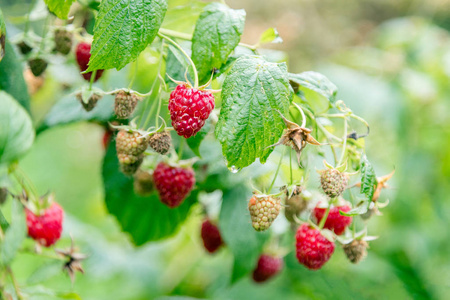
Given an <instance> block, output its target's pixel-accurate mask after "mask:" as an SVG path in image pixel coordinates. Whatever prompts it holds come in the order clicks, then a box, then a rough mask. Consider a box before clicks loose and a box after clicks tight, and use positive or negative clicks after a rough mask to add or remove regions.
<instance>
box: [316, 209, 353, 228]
mask: <svg viewBox="0 0 450 300" xmlns="http://www.w3.org/2000/svg"><path fill="white" fill-rule="evenodd" d="M350 209H351V208H350V206H348V205H342V206H332V207H331V209H330V213H329V214H328V217H327V220H326V221H325V225H324V228H326V229H329V230H332V231H334V233H336V234H337V235H341V234H343V233H344V231H345V228H346V227H347V226H349V225H350V224H351V223H352V220H353V218H352V217H347V216H343V215H341V214H340V213H339V210H342V211H343V212H348V211H350ZM325 212H326V208H320V207H317V206H316V207H315V208H314V217H315V218H316V220H317V223H320V220H322V218H323V217H324V215H325Z"/></svg>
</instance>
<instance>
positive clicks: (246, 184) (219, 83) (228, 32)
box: [0, 0, 393, 298]
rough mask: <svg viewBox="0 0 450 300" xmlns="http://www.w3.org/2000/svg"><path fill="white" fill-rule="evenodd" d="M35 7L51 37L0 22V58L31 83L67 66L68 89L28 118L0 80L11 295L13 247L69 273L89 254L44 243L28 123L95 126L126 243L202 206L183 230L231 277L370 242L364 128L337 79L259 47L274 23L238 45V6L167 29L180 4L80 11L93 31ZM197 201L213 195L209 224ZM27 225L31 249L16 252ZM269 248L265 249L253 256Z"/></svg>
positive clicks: (107, 195)
mask: <svg viewBox="0 0 450 300" xmlns="http://www.w3.org/2000/svg"><path fill="white" fill-rule="evenodd" d="M45 2H46V3H47V5H48V7H47V8H48V10H49V11H50V12H51V13H52V14H49V15H48V20H49V21H48V22H47V23H46V25H45V30H46V32H47V31H48V34H45V35H44V36H42V37H39V38H38V39H36V37H35V36H34V34H31V33H30V32H29V31H28V23H27V26H25V27H24V31H23V32H22V33H21V38H20V39H19V38H17V39H11V41H10V40H9V39H6V38H5V37H6V35H5V34H6V33H5V30H4V26H3V27H2V31H1V32H0V33H1V36H0V38H1V41H2V47H1V48H0V50H2V51H3V52H4V51H5V49H6V51H7V52H8V53H7V56H5V57H6V58H5V59H8V60H10V61H13V62H11V64H10V65H11V66H14V67H20V68H21V67H22V65H21V64H20V62H19V61H20V60H21V61H23V62H26V61H27V62H28V64H29V68H30V70H31V73H32V74H33V75H31V74H30V75H29V76H33V77H31V78H32V80H46V76H50V75H49V74H47V73H48V72H49V70H50V69H52V68H56V67H57V63H56V62H55V61H62V62H63V64H64V65H65V66H67V67H69V68H71V70H76V71H73V75H74V76H73V77H74V79H73V81H72V82H70V83H64V88H63V90H64V93H65V94H66V95H65V96H64V97H62V98H61V99H60V101H58V102H57V103H55V104H54V106H53V107H52V108H51V109H50V110H49V111H48V113H47V114H46V115H45V116H44V117H43V118H42V120H41V119H40V118H38V120H40V121H37V122H34V123H33V122H32V121H31V118H30V116H33V114H32V112H33V111H32V110H30V105H29V97H26V98H25V100H24V98H23V97H22V96H21V92H18V90H20V89H5V90H6V91H8V92H6V91H0V98H1V104H0V105H1V110H0V115H1V122H3V123H2V127H1V132H0V142H1V143H0V165H1V168H2V170H4V172H3V173H4V175H5V176H4V177H5V178H6V179H5V180H3V181H1V182H0V183H1V184H2V186H1V187H2V191H6V190H7V191H8V192H4V194H5V195H7V197H6V198H7V202H8V201H9V202H10V203H12V205H11V206H10V207H11V209H10V210H11V213H10V214H8V216H11V217H10V219H8V218H6V219H5V218H4V217H3V214H0V217H1V218H2V220H1V224H2V232H1V233H2V234H1V235H0V238H1V239H2V251H6V252H5V253H6V255H4V256H3V257H2V265H3V266H5V270H6V271H7V272H8V273H9V274H10V277H11V280H12V286H13V288H14V291H13V292H8V294H9V293H12V294H14V295H15V296H16V297H17V298H21V297H22V293H23V291H22V290H21V289H22V287H23V286H25V283H23V284H22V283H20V284H17V283H16V281H15V280H14V275H13V271H12V269H11V268H10V265H11V263H12V261H13V260H14V258H15V257H16V254H17V253H18V252H20V251H22V252H27V253H33V254H35V255H37V256H39V255H41V256H47V257H50V259H55V260H56V261H62V266H63V267H64V271H65V272H67V273H68V275H69V276H70V278H71V279H72V280H73V279H74V278H75V273H76V272H77V271H81V272H83V269H82V263H81V262H82V260H84V259H86V258H87V256H86V255H84V254H81V253H76V252H75V249H76V246H74V245H76V241H74V240H72V242H71V243H72V244H71V246H70V248H67V249H65V250H61V249H53V248H52V247H53V245H55V244H56V245H58V243H59V242H58V240H59V239H60V236H61V232H62V240H63V241H64V240H66V242H67V240H70V238H69V234H70V233H69V232H64V230H63V229H64V226H63V215H64V213H63V211H64V209H63V207H61V206H60V205H59V204H57V199H53V198H54V197H53V196H51V197H50V196H49V195H48V194H45V193H42V192H41V191H39V192H38V191H37V190H36V189H35V188H34V184H33V182H32V181H31V180H30V179H28V176H27V175H26V174H24V172H23V171H22V170H21V168H20V167H19V164H18V161H20V159H21V158H22V157H23V156H24V155H25V153H26V152H27V151H28V150H29V149H30V148H31V147H32V145H33V140H34V137H35V134H37V135H40V134H41V133H42V132H45V131H47V130H50V129H51V128H52V127H56V126H59V125H66V124H69V123H75V122H80V121H87V122H89V123H92V124H100V126H101V127H102V130H103V131H104V130H105V128H106V131H104V132H106V133H105V135H104V137H103V141H99V145H101V144H102V143H103V144H104V148H105V149H104V150H105V151H104V155H103V162H102V171H101V173H102V179H103V186H104V204H105V206H106V209H107V211H108V213H109V214H111V215H112V216H114V217H115V221H117V223H118V224H119V226H120V227H121V229H122V230H123V232H124V233H126V236H127V237H128V238H129V239H130V240H131V241H132V242H133V243H134V245H135V246H136V247H137V246H141V245H144V244H147V243H151V242H155V241H159V240H162V239H169V238H170V237H172V236H173V235H174V234H176V233H177V232H178V231H179V230H180V228H181V227H182V226H184V225H185V224H189V222H190V220H191V219H195V217H196V215H197V216H198V214H200V215H201V218H202V219H204V220H205V221H204V222H203V224H202V225H201V226H197V227H196V228H197V229H198V228H200V229H199V230H198V233H197V235H196V238H198V239H199V238H200V237H201V239H202V241H201V243H203V245H204V247H205V249H206V250H207V252H210V253H215V252H216V251H217V250H218V249H219V248H225V249H227V250H226V251H228V253H230V254H231V256H232V258H233V264H232V266H230V268H232V272H231V278H230V282H231V283H234V282H236V281H238V280H240V279H241V278H244V277H249V278H250V277H252V278H253V280H254V281H256V282H259V283H262V282H265V281H266V280H268V279H269V278H271V277H274V276H275V275H276V274H278V273H280V272H282V269H283V265H284V262H283V259H284V258H286V259H288V257H289V256H291V257H294V256H295V257H296V258H297V260H298V262H299V264H298V268H304V267H306V268H307V269H310V270H319V269H321V268H322V267H324V265H325V263H327V264H333V263H335V262H333V254H334V252H338V251H343V252H344V253H345V254H346V255H347V257H348V259H349V260H350V262H351V263H357V262H360V261H362V260H363V259H364V258H365V257H366V255H370V251H368V250H367V249H368V243H367V241H370V240H373V239H375V238H374V237H372V236H369V235H368V232H367V231H368V229H367V222H368V219H369V217H370V216H372V215H373V213H372V212H378V208H382V207H384V206H385V203H386V202H383V200H382V199H383V194H382V193H381V192H382V189H383V188H385V187H387V186H388V185H387V183H386V182H387V180H389V179H390V177H392V175H393V173H391V174H389V175H386V176H382V177H377V176H376V175H375V172H374V168H373V167H372V164H371V163H370V161H369V159H368V157H367V156H366V154H365V148H364V145H365V140H366V139H370V135H367V134H366V132H369V124H368V123H367V122H366V121H365V120H364V118H363V117H361V116H358V115H356V114H355V113H354V112H353V111H352V109H351V108H350V107H348V106H347V105H346V104H345V99H343V100H342V99H340V98H339V96H338V88H337V86H336V85H335V84H333V83H332V82H331V81H330V80H329V79H328V78H327V77H326V76H325V75H323V74H321V73H318V72H314V71H307V72H301V73H296V71H295V70H289V69H288V66H287V64H286V62H284V61H283V60H280V59H279V57H277V56H274V55H270V53H269V52H268V51H266V49H264V45H265V44H268V43H275V42H279V41H280V40H281V38H280V37H279V36H278V34H277V32H276V30H274V29H272V28H271V29H268V30H267V31H265V32H262V36H261V39H260V41H259V42H258V43H256V44H255V45H248V44H245V43H242V42H241V41H240V39H241V35H242V34H243V31H244V24H245V18H246V14H245V11H244V10H242V9H234V8H231V7H229V6H228V5H226V4H224V3H222V2H221V3H218V2H213V3H209V4H202V5H201V6H200V7H199V8H198V10H197V11H196V10H195V8H193V9H191V10H187V12H186V13H189V12H191V13H192V19H193V20H194V21H193V22H192V24H188V25H189V26H186V28H183V29H182V30H185V31H179V30H180V28H179V26H171V20H173V19H174V18H176V16H177V15H176V11H177V10H178V9H180V7H178V6H176V5H171V4H170V3H168V1H167V0H150V1H146V2H139V1H112V0H103V1H102V2H101V3H100V5H99V6H95V5H92V7H91V6H89V8H86V7H84V8H83V9H84V10H87V11H91V10H94V11H96V13H95V25H94V26H93V27H92V28H93V29H92V30H91V29H89V28H87V27H84V24H85V23H86V22H87V21H88V20H87V19H86V20H83V19H82V20H80V21H78V20H77V18H84V17H83V14H81V13H80V14H76V15H75V17H74V18H69V21H65V22H64V23H63V24H67V25H65V26H61V24H62V23H61V22H60V19H63V20H66V19H67V18H68V17H69V16H72V12H70V13H69V8H70V4H71V1H66V2H64V1H63V2H64V3H63V2H58V1H45ZM73 9H76V7H75V8H73ZM84 12H85V11H84ZM118 19H120V20H118ZM27 22H31V21H30V20H29V18H27ZM69 23H70V24H69ZM191 25H192V26H191ZM12 41H14V42H12ZM5 43H6V46H5ZM49 45H50V46H49ZM16 50H20V51H21V52H22V54H17V53H19V52H18V51H16ZM25 50H26V51H25ZM2 56H3V54H2ZM11 57H13V58H11ZM149 61H150V62H153V63H149ZM155 62H156V63H155ZM124 73H126V74H127V76H123V74H124ZM19 75H20V78H22V75H21V74H19ZM119 75H120V76H119ZM137 78H143V80H141V81H140V83H136V82H137ZM82 79H84V80H82ZM28 81H30V80H28ZM11 84H22V85H23V80H22V79H21V81H20V82H19V81H17V82H15V83H14V82H13V83H11ZM61 86H63V83H61ZM36 89H37V90H39V89H40V86H37V87H36ZM15 98H16V99H15ZM113 98H114V99H113ZM82 109H84V110H85V111H84V110H82ZM3 124H5V126H4V127H3ZM4 128H9V131H8V130H4ZM69 140H70V137H69ZM77 142H80V141H79V140H77ZM92 146H93V145H89V144H87V143H86V144H83V145H82V147H92ZM48 147H52V145H48ZM67 184H70V183H67ZM217 192H219V193H217ZM52 195H53V194H52ZM217 195H218V196H217ZM50 198H51V199H50ZM205 198H207V199H209V198H214V199H215V203H216V204H217V206H218V207H219V209H218V210H217V211H216V216H215V217H217V219H218V221H217V222H216V221H214V222H213V221H211V220H212V219H214V220H215V218H210V216H209V215H208V214H209V213H210V211H211V210H212V207H213V204H211V202H208V201H206V202H205V201H203V200H202V199H205ZM49 199H50V200H49ZM380 200H382V201H380ZM6 207H7V206H2V210H3V209H4V208H6ZM360 216H361V217H360ZM25 220H26V223H25ZM25 224H26V227H27V228H28V231H27V233H28V236H29V237H30V238H32V239H34V240H35V241H36V247H27V248H22V247H21V245H22V244H23V243H26V242H24V239H25V236H26V231H25ZM72 226H73V225H72ZM378 234H381V232H378ZM381 238H382V237H381ZM74 243H75V244H74ZM374 243H376V242H374ZM41 246H43V247H46V248H50V249H41ZM268 248H270V250H271V251H269V252H267V249H268ZM338 248H339V250H336V251H335V249H338ZM340 248H343V250H340ZM5 249H6V250H5ZM273 249H275V250H276V251H275V252H276V255H275V254H274V255H272V254H270V255H269V254H266V253H272V252H274V251H273ZM88 259H89V258H88ZM180 268H181V266H180ZM1 280H3V279H1ZM0 284H2V285H3V283H1V282H0Z"/></svg>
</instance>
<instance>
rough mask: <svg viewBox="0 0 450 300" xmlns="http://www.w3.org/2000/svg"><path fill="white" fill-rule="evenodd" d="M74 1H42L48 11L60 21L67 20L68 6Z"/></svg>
mask: <svg viewBox="0 0 450 300" xmlns="http://www.w3.org/2000/svg"><path fill="white" fill-rule="evenodd" d="M75 1H76V0H44V2H45V4H47V6H48V10H50V11H51V12H52V13H54V14H55V15H56V16H57V17H58V18H60V19H64V20H65V19H67V17H68V16H69V10H70V6H72V3H74V2H75Z"/></svg>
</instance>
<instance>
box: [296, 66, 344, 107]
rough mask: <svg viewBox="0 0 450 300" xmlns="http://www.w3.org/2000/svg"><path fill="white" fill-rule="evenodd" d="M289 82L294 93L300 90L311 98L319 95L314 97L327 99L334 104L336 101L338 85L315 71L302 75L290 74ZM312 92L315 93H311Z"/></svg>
mask: <svg viewBox="0 0 450 300" xmlns="http://www.w3.org/2000/svg"><path fill="white" fill-rule="evenodd" d="M289 80H290V82H291V85H292V87H293V88H294V91H296V92H297V90H300V91H302V92H303V93H306V94H309V95H310V96H313V95H314V94H315V93H317V94H318V95H314V96H316V97H317V96H322V97H325V98H326V99H327V100H328V101H329V102H330V103H334V102H335V101H336V94H337V87H336V85H334V83H332V82H331V81H330V80H329V79H328V78H327V77H325V76H324V75H322V74H320V73H317V72H313V71H308V72H303V73H300V74H292V73H289ZM311 91H312V92H315V93H311ZM306 98H307V99H308V96H306Z"/></svg>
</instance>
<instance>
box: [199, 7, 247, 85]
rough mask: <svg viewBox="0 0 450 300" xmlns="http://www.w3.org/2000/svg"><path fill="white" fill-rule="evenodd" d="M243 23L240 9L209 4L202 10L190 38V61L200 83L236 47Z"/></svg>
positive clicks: (222, 62)
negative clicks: (194, 67)
mask: <svg viewBox="0 0 450 300" xmlns="http://www.w3.org/2000/svg"><path fill="white" fill-rule="evenodd" d="M244 23H245V11H244V10H242V9H240V10H234V9H231V8H229V7H227V6H226V5H224V4H221V3H211V4H209V5H208V6H206V7H205V8H204V9H203V12H202V13H201V15H200V17H199V19H198V20H197V23H196V25H195V30H194V35H193V37H192V60H193V61H194V64H195V66H196V67H197V69H198V76H199V80H200V82H206V81H208V79H209V78H210V77H211V71H212V70H213V68H216V69H220V67H221V66H222V65H223V64H224V63H225V62H226V61H227V58H228V56H229V55H230V53H231V52H232V51H233V50H234V48H235V47H236V46H237V45H238V44H239V41H240V39H241V35H242V33H243V31H244Z"/></svg>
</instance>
